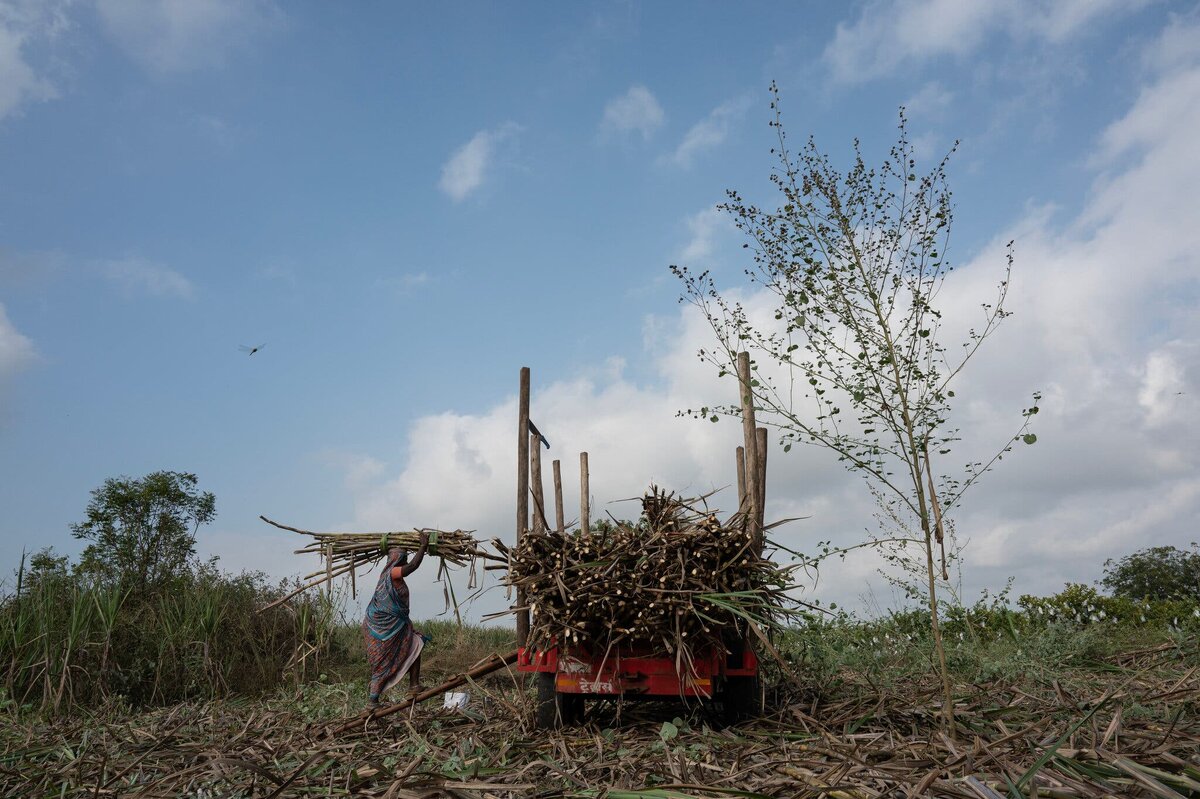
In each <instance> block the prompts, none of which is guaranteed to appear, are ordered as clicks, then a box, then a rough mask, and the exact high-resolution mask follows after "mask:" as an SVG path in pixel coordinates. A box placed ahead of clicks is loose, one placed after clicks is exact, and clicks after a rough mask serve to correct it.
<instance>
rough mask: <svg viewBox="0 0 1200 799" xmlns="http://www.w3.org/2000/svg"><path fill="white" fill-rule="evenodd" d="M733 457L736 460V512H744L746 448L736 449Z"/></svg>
mask: <svg viewBox="0 0 1200 799" xmlns="http://www.w3.org/2000/svg"><path fill="white" fill-rule="evenodd" d="M734 457H735V458H736V459H737V489H738V510H740V511H742V512H745V510H746V448H745V447H738V448H737V454H736V455H735V456H734Z"/></svg>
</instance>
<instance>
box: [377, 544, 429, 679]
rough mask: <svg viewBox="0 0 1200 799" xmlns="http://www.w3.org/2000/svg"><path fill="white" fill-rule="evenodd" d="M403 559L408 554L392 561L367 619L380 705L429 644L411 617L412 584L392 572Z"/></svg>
mask: <svg viewBox="0 0 1200 799" xmlns="http://www.w3.org/2000/svg"><path fill="white" fill-rule="evenodd" d="M403 559H404V553H397V554H396V555H395V556H394V557H389V558H388V563H387V566H386V567H384V569H383V573H382V574H380V575H379V583H378V584H377V585H376V586H375V593H374V595H373V596H372V597H371V602H370V604H368V605H367V616H366V618H365V619H363V640H364V641H365V642H366V645H367V661H368V662H369V663H370V664H371V685H370V688H369V689H368V694H369V695H370V700H371V702H378V701H379V697H380V695H382V694H383V692H384V691H387V690H388V689H390V688H392V687H393V686H395V685H396V684H397V683H399V682H400V680H401V679H403V678H404V675H405V674H407V673H408V670H409V668H410V667H411V666H412V664H413V663H414V662H416V659H417V658H418V657H420V655H421V649H422V648H423V646H424V644H425V641H424V639H423V638H422V637H421V634H420V633H419V632H417V631H416V630H414V629H413V626H412V622H411V621H410V620H409V617H408V585H407V584H406V583H405V582H404V578H403V577H392V569H395V568H397V567H398V566H399V565H400V564H401V561H402V560H403Z"/></svg>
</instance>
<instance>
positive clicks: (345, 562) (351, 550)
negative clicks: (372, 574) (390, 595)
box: [258, 516, 499, 610]
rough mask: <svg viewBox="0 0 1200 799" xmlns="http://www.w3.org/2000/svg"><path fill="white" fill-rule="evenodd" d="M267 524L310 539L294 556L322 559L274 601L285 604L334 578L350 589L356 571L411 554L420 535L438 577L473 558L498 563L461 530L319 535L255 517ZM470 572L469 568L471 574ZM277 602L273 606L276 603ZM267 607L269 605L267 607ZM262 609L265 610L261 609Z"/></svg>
mask: <svg viewBox="0 0 1200 799" xmlns="http://www.w3.org/2000/svg"><path fill="white" fill-rule="evenodd" d="M258 518H260V519H262V520H263V521H264V522H266V523H267V524H270V525H272V526H274V527H278V528H279V529H281V530H290V531H291V532H293V533H300V534H302V535H307V536H310V537H311V538H312V541H311V542H310V543H309V544H307V545H305V546H303V547H301V548H300V549H297V550H296V554H298V555H305V554H316V555H319V556H321V557H322V558H323V560H324V562H323V564H322V567H321V568H320V569H318V570H317V571H314V572H313V573H312V574H307V575H305V576H304V578H303V583H304V584H303V585H301V586H300V587H299V588H298V589H296V590H295V591H293V592H292V593H291V594H289V595H288V596H286V597H283V599H280V600H279V601H278V602H282V601H285V600H287V599H290V598H291V597H293V596H295V595H296V594H298V593H300V592H301V591H304V590H306V589H308V588H312V587H314V586H318V585H322V584H324V585H327V586H329V585H332V582H333V580H334V579H336V578H338V577H342V576H345V575H349V576H350V579H351V584H352V588H351V590H354V586H353V582H354V580H355V574H356V572H357V571H358V570H359V569H360V568H361V567H363V566H365V565H368V564H371V563H375V562H377V561H381V560H382V559H383V558H384V557H386V556H387V554H388V552H389V551H390V550H392V549H397V548H399V549H404V550H408V551H409V552H415V551H416V550H417V549H419V548H420V546H421V536H422V535H423V534H424V535H428V536H429V549H428V554H430V555H432V556H435V557H437V558H440V559H441V561H442V563H441V564H440V566H439V577H440V576H441V575H442V573H443V570H444V569H445V564H447V563H449V564H452V565H454V566H465V565H467V564H468V563H472V562H473V561H474V560H475V559H476V558H484V559H491V560H499V558H497V556H496V555H495V554H493V553H490V552H487V551H486V550H484V549H483V548H482V547H481V545H480V543H479V542H478V541H476V540H475V538H474V537H473V536H472V535H471V531H464V530H432V529H425V530H400V531H393V532H382V533H319V532H314V531H312V530H300V529H298V528H295V527H288V526H287V525H285V524H280V523H278V522H274V521H271V520H270V519H268V518H267V517H266V516H259V517H258ZM473 574H474V570H473V569H472V575H473ZM278 602H276V603H273V604H278ZM268 607H270V606H268ZM264 610H265V608H264Z"/></svg>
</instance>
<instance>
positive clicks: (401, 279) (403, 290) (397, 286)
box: [378, 272, 432, 296]
mask: <svg viewBox="0 0 1200 799" xmlns="http://www.w3.org/2000/svg"><path fill="white" fill-rule="evenodd" d="M430 280H432V278H431V277H430V276H429V273H428V272H405V273H404V274H401V275H396V276H394V277H384V278H380V279H379V281H378V285H379V286H381V287H384V288H387V289H389V290H391V291H393V292H395V293H396V294H397V295H399V296H405V295H408V294H411V293H412V292H413V291H415V290H417V289H418V288H420V287H421V286H426V285H428V284H429V282H430Z"/></svg>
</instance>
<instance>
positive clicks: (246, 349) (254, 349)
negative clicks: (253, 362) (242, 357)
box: [238, 344, 267, 355]
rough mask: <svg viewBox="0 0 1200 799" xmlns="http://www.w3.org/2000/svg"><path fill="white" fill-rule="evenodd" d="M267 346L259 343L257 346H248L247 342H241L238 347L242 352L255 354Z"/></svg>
mask: <svg viewBox="0 0 1200 799" xmlns="http://www.w3.org/2000/svg"><path fill="white" fill-rule="evenodd" d="M265 346H267V345H266V344H259V345H257V346H255V347H247V346H246V345H245V344H239V345H238V349H239V350H241V351H242V352H244V353H246V354H247V355H253V354H254V353H256V352H258V351H259V350H261V349H262V348H263V347H265Z"/></svg>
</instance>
